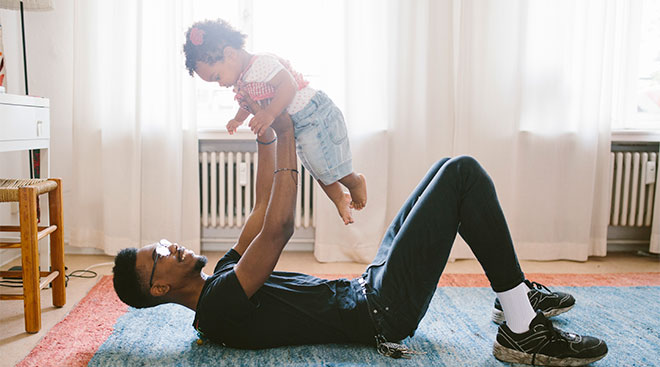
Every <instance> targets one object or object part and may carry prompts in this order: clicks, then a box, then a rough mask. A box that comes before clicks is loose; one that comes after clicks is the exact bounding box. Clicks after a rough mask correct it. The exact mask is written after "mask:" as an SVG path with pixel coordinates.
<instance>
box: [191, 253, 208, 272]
mask: <svg viewBox="0 0 660 367" xmlns="http://www.w3.org/2000/svg"><path fill="white" fill-rule="evenodd" d="M208 261H209V260H208V259H207V258H206V256H202V255H198V256H195V266H194V267H193V271H194V272H195V273H199V272H200V271H202V269H203V268H204V266H206V263H207V262H208Z"/></svg>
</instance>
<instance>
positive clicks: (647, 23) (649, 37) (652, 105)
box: [635, 0, 660, 128]
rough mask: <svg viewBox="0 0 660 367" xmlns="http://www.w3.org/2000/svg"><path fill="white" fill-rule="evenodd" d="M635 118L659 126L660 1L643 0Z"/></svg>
mask: <svg viewBox="0 0 660 367" xmlns="http://www.w3.org/2000/svg"><path fill="white" fill-rule="evenodd" d="M636 91H637V93H636V96H635V97H636V98H635V105H636V115H637V116H636V120H637V121H640V122H644V123H647V122H651V123H653V124H654V125H655V127H656V128H660V2H658V1H655V0H644V2H643V10H642V21H641V31H640V40H639V62H638V71H637V88H636Z"/></svg>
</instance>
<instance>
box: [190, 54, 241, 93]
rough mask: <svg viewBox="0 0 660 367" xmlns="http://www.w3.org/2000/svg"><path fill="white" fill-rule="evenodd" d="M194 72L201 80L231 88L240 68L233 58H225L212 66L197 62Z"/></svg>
mask: <svg viewBox="0 0 660 367" xmlns="http://www.w3.org/2000/svg"><path fill="white" fill-rule="evenodd" d="M195 72H196V73H197V75H199V77H200V78H202V80H205V81H207V82H211V83H218V84H220V86H222V87H232V86H234V85H235V84H236V82H237V81H238V77H239V76H240V75H241V67H240V64H238V63H237V62H236V61H235V60H234V59H233V58H231V57H225V58H223V59H222V60H221V61H216V62H215V63H213V64H207V63H205V62H201V61H198V62H197V67H196V68H195Z"/></svg>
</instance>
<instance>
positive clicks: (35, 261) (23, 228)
mask: <svg viewBox="0 0 660 367" xmlns="http://www.w3.org/2000/svg"><path fill="white" fill-rule="evenodd" d="M45 193H48V209H49V210H48V211H49V217H50V225H47V226H39V225H37V221H38V219H37V200H39V195H41V194H45ZM12 201H13V202H18V205H19V216H20V225H19V226H2V225H0V232H20V233H21V241H20V243H15V242H12V243H3V242H0V248H20V249H21V263H22V269H21V270H20V271H17V270H14V271H0V276H1V277H18V276H20V277H22V279H23V294H13V295H9V294H5V295H0V299H2V300H6V299H9V300H12V299H13V300H16V299H22V300H23V307H24V310H25V331H27V332H28V333H36V332H38V331H39V330H40V329H41V296H40V291H41V289H42V288H44V287H45V286H46V285H48V284H49V283H51V282H52V286H53V306H55V307H62V306H64V304H65V303H66V290H65V283H64V279H65V275H64V242H63V232H62V182H61V180H60V179H58V178H51V179H32V180H12V179H0V202H12ZM47 235H50V262H51V269H50V270H49V269H41V271H40V270H39V240H40V239H42V238H44V237H46V236H47ZM41 277H43V279H41Z"/></svg>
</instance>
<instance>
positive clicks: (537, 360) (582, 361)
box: [493, 341, 607, 366]
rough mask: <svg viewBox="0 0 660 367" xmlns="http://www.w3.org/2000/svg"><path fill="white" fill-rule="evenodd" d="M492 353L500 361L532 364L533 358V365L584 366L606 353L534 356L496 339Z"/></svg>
mask: <svg viewBox="0 0 660 367" xmlns="http://www.w3.org/2000/svg"><path fill="white" fill-rule="evenodd" d="M493 355H494V356H495V358H497V359H498V360H500V361H502V362H509V363H524V364H532V359H534V363H533V364H534V365H535V366H584V365H586V364H589V363H592V362H596V361H598V360H600V359H602V358H603V357H605V356H606V355H607V353H605V354H603V355H602V356H598V357H591V358H557V357H550V356H546V355H544V354H537V355H536V357H534V355H532V354H529V353H524V352H520V351H517V350H514V349H510V348H506V347H504V346H502V345H500V343H498V342H497V341H495V343H494V344H493Z"/></svg>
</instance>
